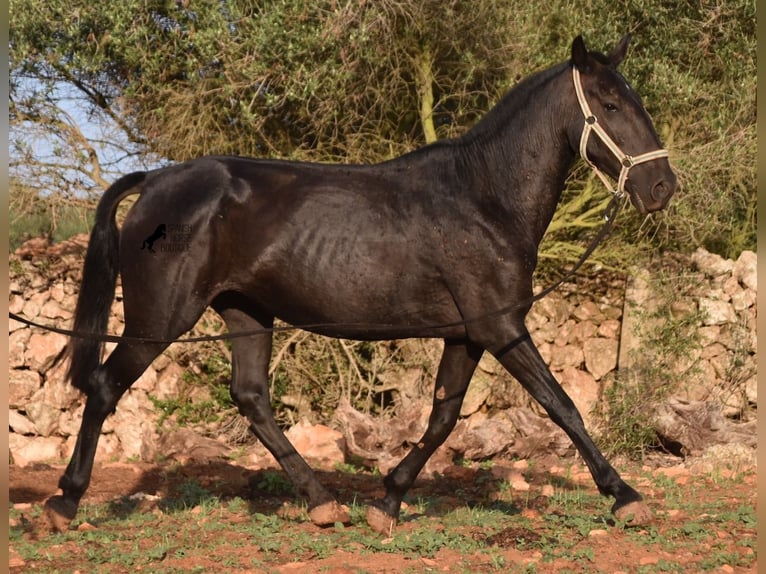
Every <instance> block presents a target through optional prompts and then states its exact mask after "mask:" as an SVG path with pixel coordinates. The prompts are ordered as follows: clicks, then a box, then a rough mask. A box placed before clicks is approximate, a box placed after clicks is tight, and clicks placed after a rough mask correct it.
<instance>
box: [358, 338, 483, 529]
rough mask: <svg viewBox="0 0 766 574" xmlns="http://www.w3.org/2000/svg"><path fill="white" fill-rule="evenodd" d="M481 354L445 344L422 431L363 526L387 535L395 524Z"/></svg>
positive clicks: (454, 415) (450, 420)
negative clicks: (406, 496)
mask: <svg viewBox="0 0 766 574" xmlns="http://www.w3.org/2000/svg"><path fill="white" fill-rule="evenodd" d="M482 352H483V351H482V349H481V348H480V347H477V346H474V345H472V344H470V343H465V342H462V341H445V345H444V352H443V354H442V358H441V362H440V363H439V370H438V372H437V374H436V386H435V389H434V399H433V410H432V411H431V416H430V417H429V420H428V427H427V428H426V432H425V434H424V435H423V438H421V439H420V441H418V443H417V444H416V445H415V446H413V447H412V450H411V451H410V452H409V453H408V454H407V456H406V457H404V459H403V460H402V461H401V462H400V463H399V464H398V465H397V466H396V468H394V469H393V470H392V471H391V472H390V473H389V474H388V476H386V478H385V479H384V481H383V482H384V484H385V486H386V494H385V496H384V497H383V498H382V499H380V500H377V501H375V502H374V503H372V504H371V505H370V506H369V507H368V509H367V523H368V524H369V526H370V527H371V528H372V529H373V530H375V531H376V532H379V533H381V534H386V535H389V534H390V533H391V531H392V530H393V528H394V527H395V526H396V523H397V521H398V518H399V510H400V508H401V504H402V499H403V497H404V495H405V494H406V493H407V491H408V490H409V489H410V487H411V486H412V484H413V483H414V482H415V479H416V478H417V476H418V473H419V472H420V471H421V470H422V468H423V466H425V464H426V462H428V459H429V458H430V457H431V455H432V454H433V453H434V452H435V451H436V449H437V448H439V446H441V445H442V443H444V441H445V440H446V439H447V437H448V436H449V434H450V432H452V429H453V428H455V423H456V422H457V419H458V416H459V415H460V407H461V406H462V404H463V398H464V397H465V392H466V390H467V389H468V384H469V383H470V382H471V377H472V375H473V372H474V370H475V369H476V365H477V364H478V362H479V359H480V358H481V355H482Z"/></svg>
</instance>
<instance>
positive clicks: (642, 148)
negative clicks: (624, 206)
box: [570, 36, 676, 215]
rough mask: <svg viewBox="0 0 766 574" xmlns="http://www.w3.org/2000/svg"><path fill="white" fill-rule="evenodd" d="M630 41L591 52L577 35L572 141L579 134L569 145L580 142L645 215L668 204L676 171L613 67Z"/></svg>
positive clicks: (582, 151)
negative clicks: (607, 51) (575, 112)
mask: <svg viewBox="0 0 766 574" xmlns="http://www.w3.org/2000/svg"><path fill="white" fill-rule="evenodd" d="M629 43H630V36H625V37H623V38H622V40H620V41H619V42H618V43H617V45H616V46H615V48H614V49H613V50H612V51H611V52H610V53H609V54H608V55H604V54H601V53H599V52H589V51H588V49H587V48H586V47H585V42H584V41H583V39H582V37H581V36H578V37H577V38H575V40H574V42H573V43H572V64H573V68H572V75H573V81H574V84H575V92H576V93H577V97H578V104H579V111H578V114H577V116H578V118H579V120H578V121H576V122H575V123H574V127H573V128H572V129H571V131H570V141H572V142H575V141H578V140H579V141H578V143H577V144H576V145H575V144H573V147H575V149H576V148H578V147H579V150H580V155H581V156H582V157H583V159H585V160H586V161H587V162H588V163H589V164H591V166H592V167H593V168H594V169H595V170H596V173H597V174H599V175H600V176H601V177H602V179H604V177H603V175H602V174H601V172H602V171H603V172H604V173H606V174H608V175H609V176H610V177H612V178H613V179H614V180H616V181H617V182H618V184H617V189H616V193H620V194H621V193H623V192H627V193H628V194H629V195H630V199H631V202H632V203H633V205H634V206H635V208H636V209H637V210H638V211H639V213H641V214H642V215H645V214H647V213H650V212H653V211H658V210H661V209H663V208H665V207H666V206H667V204H668V202H669V200H670V197H671V196H672V195H673V193H674V191H675V189H676V175H675V173H674V172H673V170H672V168H671V167H670V162H669V161H668V157H667V156H668V153H667V151H665V150H664V149H662V145H661V144H660V139H659V137H658V136H657V132H656V130H655V129H654V125H653V124H652V120H651V118H650V117H649V114H648V113H647V112H646V109H644V106H643V104H642V103H641V99H640V98H639V96H638V94H636V92H635V91H634V90H633V88H631V87H630V85H629V84H628V82H627V81H626V80H625V78H624V77H623V76H622V74H620V72H619V71H618V70H617V67H618V66H619V64H620V63H621V62H622V61H623V59H624V58H625V55H626V54H627V51H628V44H629ZM592 136H593V137H592ZM604 181H605V183H606V180H605V179H604Z"/></svg>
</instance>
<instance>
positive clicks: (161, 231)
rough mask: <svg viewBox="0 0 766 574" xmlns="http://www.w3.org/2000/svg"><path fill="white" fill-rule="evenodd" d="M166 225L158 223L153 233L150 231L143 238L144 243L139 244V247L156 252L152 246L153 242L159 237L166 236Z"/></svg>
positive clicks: (163, 237)
mask: <svg viewBox="0 0 766 574" xmlns="http://www.w3.org/2000/svg"><path fill="white" fill-rule="evenodd" d="M166 228H167V227H166V225H165V224H164V223H160V224H159V225H158V226H157V229H155V230H154V233H152V234H151V235H150V236H149V237H147V238H146V239H144V243H143V244H142V245H141V249H148V250H149V251H151V252H152V253H156V251H155V250H154V249H153V248H152V247H153V245H154V242H155V241H157V240H159V239H165V238H166V237H167V234H166V233H165V229H166Z"/></svg>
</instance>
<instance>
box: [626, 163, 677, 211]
mask: <svg viewBox="0 0 766 574" xmlns="http://www.w3.org/2000/svg"><path fill="white" fill-rule="evenodd" d="M647 167H648V166H647ZM663 171H666V173H663V174H662V175H661V176H660V177H658V178H655V179H654V180H653V183H649V184H647V185H632V184H633V183H634V181H633V180H632V179H629V180H628V181H627V184H628V185H627V186H626V188H627V191H628V193H629V195H630V201H631V203H632V204H633V206H634V207H635V208H636V210H637V211H638V212H639V213H640V214H641V215H648V214H649V213H653V212H655V211H661V210H663V209H665V208H666V207H667V206H668V203H670V198H671V197H673V194H674V193H675V191H676V187H677V185H678V180H677V178H676V175H675V173H673V170H672V169H670V166H669V165H668V168H667V170H663Z"/></svg>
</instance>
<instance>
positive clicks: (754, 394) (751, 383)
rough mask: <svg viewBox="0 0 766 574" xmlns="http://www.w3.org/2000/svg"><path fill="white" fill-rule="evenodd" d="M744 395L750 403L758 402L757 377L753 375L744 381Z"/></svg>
mask: <svg viewBox="0 0 766 574" xmlns="http://www.w3.org/2000/svg"><path fill="white" fill-rule="evenodd" d="M745 396H746V397H747V400H748V402H749V403H751V404H754V405H755V404H758V377H757V375H753V376H752V377H750V378H749V379H748V380H747V381H745Z"/></svg>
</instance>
